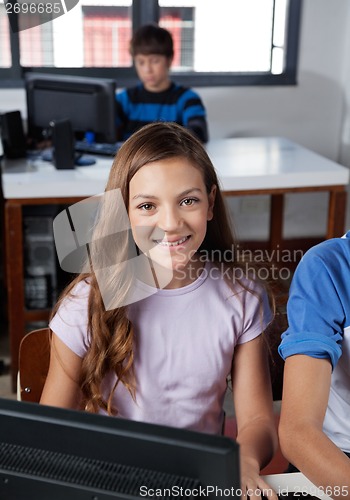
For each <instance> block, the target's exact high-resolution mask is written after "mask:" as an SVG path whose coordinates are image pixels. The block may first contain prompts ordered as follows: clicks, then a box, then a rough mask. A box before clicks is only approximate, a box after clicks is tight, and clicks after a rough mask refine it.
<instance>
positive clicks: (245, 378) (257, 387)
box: [232, 335, 277, 499]
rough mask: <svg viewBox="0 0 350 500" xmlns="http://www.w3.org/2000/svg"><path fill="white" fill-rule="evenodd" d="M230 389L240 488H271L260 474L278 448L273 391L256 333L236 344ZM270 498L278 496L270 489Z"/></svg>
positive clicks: (263, 342) (264, 350)
mask: <svg viewBox="0 0 350 500" xmlns="http://www.w3.org/2000/svg"><path fill="white" fill-rule="evenodd" d="M232 389H233V398H234V406H235V414H236V419H237V442H238V443H239V445H240V457H241V482H242V488H243V489H244V490H245V491H247V490H251V491H250V498H251V499H255V498H256V497H258V498H259V496H258V495H254V494H251V493H252V492H255V491H256V490H257V489H258V488H260V490H266V491H270V492H272V490H271V488H270V487H269V486H268V485H267V484H266V483H265V482H264V481H263V479H262V478H261V477H260V476H259V473H260V469H261V468H263V467H264V466H265V465H267V464H268V463H269V461H270V460H271V458H272V457H273V454H274V452H275V450H276V448H277V432H276V428H275V423H274V417H273V408H272V391H271V380H270V374H269V366H268V359H267V352H266V344H265V341H264V339H263V337H262V335H259V336H258V337H256V338H255V339H254V340H251V341H249V342H245V343H243V344H240V345H238V346H237V347H236V348H235V353H234V362H233V367H232ZM270 496H271V498H277V496H276V495H275V494H272V493H271V495H270Z"/></svg>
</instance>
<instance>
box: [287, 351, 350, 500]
mask: <svg viewBox="0 0 350 500" xmlns="http://www.w3.org/2000/svg"><path fill="white" fill-rule="evenodd" d="M331 372H332V366H331V363H330V361H329V360H328V359H317V358H312V357H311V356H305V355H294V356H290V357H288V358H287V360H286V362H285V368H284V382H283V400H282V411H281V418H280V427H279V437H280V445H281V450H282V453H283V455H284V456H285V457H286V458H287V460H289V461H290V462H291V463H292V464H293V465H295V467H297V468H298V469H300V470H301V471H302V472H303V473H304V474H305V475H306V476H307V477H308V478H309V479H310V481H311V482H313V483H314V484H315V485H316V486H319V487H320V489H321V490H323V491H324V492H325V493H327V491H328V493H327V494H328V495H329V496H331V497H334V498H335V497H338V498H339V497H348V498H350V460H349V459H348V458H347V456H346V455H345V454H344V453H343V452H342V451H341V450H340V449H339V448H338V447H337V446H335V444H334V443H333V442H332V441H331V440H330V439H329V438H328V437H327V436H326V434H325V433H324V432H323V430H322V426H323V420H324V417H325V413H326V409H327V403H328V398H329V391H330V382H331ZM327 488H328V490H327ZM338 488H340V489H338ZM332 493H333V494H332Z"/></svg>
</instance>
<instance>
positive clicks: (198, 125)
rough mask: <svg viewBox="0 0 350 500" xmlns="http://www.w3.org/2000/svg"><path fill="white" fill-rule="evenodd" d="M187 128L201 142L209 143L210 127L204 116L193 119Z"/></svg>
mask: <svg viewBox="0 0 350 500" xmlns="http://www.w3.org/2000/svg"><path fill="white" fill-rule="evenodd" d="M187 128H188V129H189V130H190V131H191V132H192V133H193V134H194V135H195V136H196V137H197V138H198V139H199V140H200V141H201V142H204V143H205V142H208V140H209V134H208V126H207V121H206V119H205V117H204V116H198V117H196V118H191V119H190V120H189V121H188V124H187Z"/></svg>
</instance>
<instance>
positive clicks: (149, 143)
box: [52, 122, 240, 414]
mask: <svg viewBox="0 0 350 500" xmlns="http://www.w3.org/2000/svg"><path fill="white" fill-rule="evenodd" d="M174 157H183V158H186V159H187V160H188V161H189V162H190V163H191V164H192V165H193V166H194V167H196V168H198V170H200V172H201V173H202V175H203V179H204V183H205V186H206V190H207V193H208V194H209V193H210V191H211V188H212V186H213V185H216V186H217V192H216V197H215V204H214V210H213V218H212V220H210V221H209V222H208V225H207V233H206V236H205V239H204V241H203V243H202V245H201V248H200V249H199V251H201V252H203V253H205V254H206V255H209V256H210V255H215V261H216V262H220V263H222V264H224V265H225V266H226V267H229V268H230V270H231V273H232V274H231V277H232V283H233V282H234V279H233V278H234V269H235V268H236V267H237V266H239V265H240V263H238V262H235V259H234V253H232V250H233V249H234V248H235V238H234V235H233V232H232V225H231V223H230V221H229V218H228V215H227V211H226V208H225V203H224V200H223V196H222V193H221V190H220V186H219V182H218V178H217V175H216V172H215V169H214V167H213V164H212V162H211V160H210V158H209V156H208V154H207V153H206V151H205V149H204V147H203V145H202V144H201V143H200V142H199V141H198V140H197V139H196V138H195V137H194V136H193V135H192V134H191V133H190V132H189V131H187V130H186V129H184V128H183V127H181V126H179V125H176V124H175V123H164V122H162V123H152V124H150V125H146V126H145V127H143V128H142V129H140V130H139V131H138V132H136V133H134V134H133V135H132V136H131V137H130V138H129V139H128V140H127V141H126V142H125V143H124V144H123V146H122V147H121V148H120V150H119V151H118V153H117V155H116V157H115V159H114V162H113V165H112V168H111V172H110V175H109V179H108V182H107V186H106V189H105V194H107V193H108V192H109V191H113V190H116V189H119V190H120V192H121V195H122V198H123V200H124V204H125V207H128V205H129V183H130V181H131V179H132V177H133V176H134V175H135V174H136V172H137V171H138V170H139V169H140V168H142V167H143V166H144V165H147V164H148V163H151V162H155V161H161V160H165V159H169V158H174ZM114 210H116V207H115V206H113V198H111V199H110V200H109V201H108V202H107V203H105V204H104V208H103V209H102V211H101V212H100V214H99V217H98V219H97V222H96V226H95V229H94V240H96V241H101V240H102V239H103V237H104V236H105V235H106V234H110V232H111V231H110V228H109V227H108V220H111V218H112V219H113V211H114ZM114 215H115V214H114ZM106 221H107V222H106ZM129 236H130V235H129ZM129 236H127V237H126V239H125V241H126V243H125V244H124V245H120V244H119V247H118V248H119V250H118V252H117V253H118V256H117V257H116V259H119V262H120V261H121V260H123V259H121V255H120V254H121V253H124V260H126V259H127V252H128V248H129V246H130V245H129ZM109 243H110V244H108V245H107V247H106V245H105V247H104V248H105V250H106V249H107V250H108V251H107V253H108V254H113V251H114V245H113V243H114V241H113V235H110V240H109ZM225 251H229V252H230V260H229V262H225V258H224V256H225ZM96 252H97V253H98V249H97V250H96ZM108 258H109V257H107V258H106V259H105V260H103V259H102V260H103V261H104V262H107V261H108ZM112 260H113V256H112ZM101 267H103V264H101ZM106 268H108V266H105V269H106ZM96 273H97V271H96V272H95V270H94V269H92V271H91V272H90V273H88V274H86V273H81V274H80V275H78V276H77V277H76V278H75V279H74V281H73V282H72V283H71V284H70V285H69V286H68V287H67V288H66V289H65V290H64V292H63V293H62V295H61V297H60V299H59V301H58V303H57V304H56V306H55V308H54V310H53V313H52V316H53V315H54V314H55V313H56V312H57V310H58V307H59V305H60V304H61V303H62V300H63V299H64V298H65V297H66V296H67V295H69V294H73V293H74V291H73V289H74V287H75V286H76V284H77V283H79V282H80V281H82V280H87V281H88V282H89V284H90V292H89V300H88V337H89V341H90V348H89V349H88V351H87V354H86V356H85V358H84V360H83V363H82V370H81V374H80V380H79V383H80V387H81V391H82V396H83V403H84V406H85V408H86V409H87V410H89V411H93V412H97V411H98V410H99V409H100V408H103V409H105V410H107V412H108V413H109V414H115V413H117V410H118V409H117V408H113V406H112V399H113V394H114V391H115V389H116V386H117V384H118V383H120V382H121V383H122V384H124V385H125V387H126V388H127V389H128V390H129V392H130V393H131V395H132V397H133V398H134V399H135V396H136V381H135V377H134V372H133V359H134V352H133V349H134V342H135V339H134V331H133V325H132V324H131V322H130V321H129V320H128V317H127V307H126V306H123V305H119V306H116V307H114V308H112V309H110V308H108V310H106V307H105V302H104V300H103V297H102V294H101V291H100V288H99V286H98V282H97V278H96ZM109 278H110V282H111V290H116V289H118V295H120V297H121V299H123V297H126V296H127V294H128V293H129V292H130V287H131V284H130V282H128V281H127V280H125V279H124V280H120V278H119V280H118V275H117V272H114V273H113V267H111V271H110V272H109ZM116 283H117V286H116ZM232 283H231V286H232ZM119 303H122V300H121V301H120V302H119ZM110 371H113V372H114V373H115V374H116V376H117V382H116V384H115V386H114V387H113V388H112V389H111V392H110V394H109V395H108V398H107V400H106V399H105V398H104V397H103V395H102V391H101V383H102V380H103V379H104V377H105V376H106V375H107V373H109V372H110Z"/></svg>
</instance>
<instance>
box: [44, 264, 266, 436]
mask: <svg viewBox="0 0 350 500" xmlns="http://www.w3.org/2000/svg"><path fill="white" fill-rule="evenodd" d="M218 273H219V271H218V270H217V269H215V268H214V267H213V266H211V265H207V266H206V267H205V269H204V270H203V272H202V274H201V275H200V277H199V278H197V279H196V281H194V282H193V283H191V284H190V285H187V286H185V287H182V288H177V289H169V290H158V291H157V292H156V293H154V294H153V295H150V296H149V297H147V298H145V299H143V300H140V301H139V302H136V303H134V304H131V305H129V306H128V317H129V319H130V320H131V322H132V324H133V326H134V331H135V339H136V341H135V346H134V352H135V361H134V366H135V375H136V383H137V385H136V402H134V401H133V399H132V397H131V395H130V394H129V392H128V390H127V389H126V388H125V387H124V385H123V384H118V386H117V390H116V392H115V395H114V404H115V406H116V408H117V409H118V415H119V416H120V417H123V418H128V419H132V420H139V421H143V422H151V423H157V424H163V425H169V426H173V427H181V428H187V429H192V430H196V431H201V432H208V433H213V434H219V433H220V432H221V429H222V423H223V408H222V407H223V401H224V396H225V391H226V380H227V376H228V375H229V373H230V371H231V366H232V358H233V353H234V348H235V346H236V345H237V344H241V343H244V342H248V341H249V340H252V339H254V338H255V337H257V336H258V335H259V334H260V333H261V332H262V331H263V330H264V329H265V328H266V325H267V323H268V322H269V321H270V320H271V312H270V309H269V306H268V300H267V297H266V295H265V294H261V290H260V289H259V287H258V286H257V285H256V284H253V283H251V282H249V283H248V282H247V283H246V284H247V285H248V286H249V287H250V288H253V290H255V291H256V292H258V295H260V296H261V295H262V297H261V298H260V300H259V298H258V297H257V296H256V295H254V294H252V293H251V292H248V291H246V290H245V289H244V288H243V287H242V286H240V285H238V284H236V285H235V291H233V290H232V288H231V287H230V286H228V284H227V283H226V282H225V281H224V280H223V279H222V278H221V279H218V277H219V274H218ZM139 286H141V287H148V285H145V284H144V283H139ZM153 291H154V290H153ZM88 294H89V285H88V284H87V283H86V282H84V281H83V282H81V283H79V284H78V285H77V286H76V288H75V290H74V297H67V298H66V299H65V301H64V302H63V304H62V305H61V307H60V308H59V310H58V312H57V314H56V315H55V317H54V318H53V319H52V321H51V323H50V328H51V329H52V331H53V332H54V333H55V334H56V335H57V336H58V337H59V338H60V339H61V340H62V341H63V342H64V343H65V344H66V345H67V346H68V347H69V348H70V349H71V350H72V351H73V352H75V353H76V354H77V355H78V356H80V357H84V356H85V354H86V351H87V349H88V347H89V337H88V334H87V302H88ZM114 382H115V375H114V374H113V373H111V374H110V375H109V376H107V377H106V378H105V380H104V381H103V393H104V395H105V396H106V397H107V395H108V394H109V391H110V389H111V387H112V386H113V385H114Z"/></svg>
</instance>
